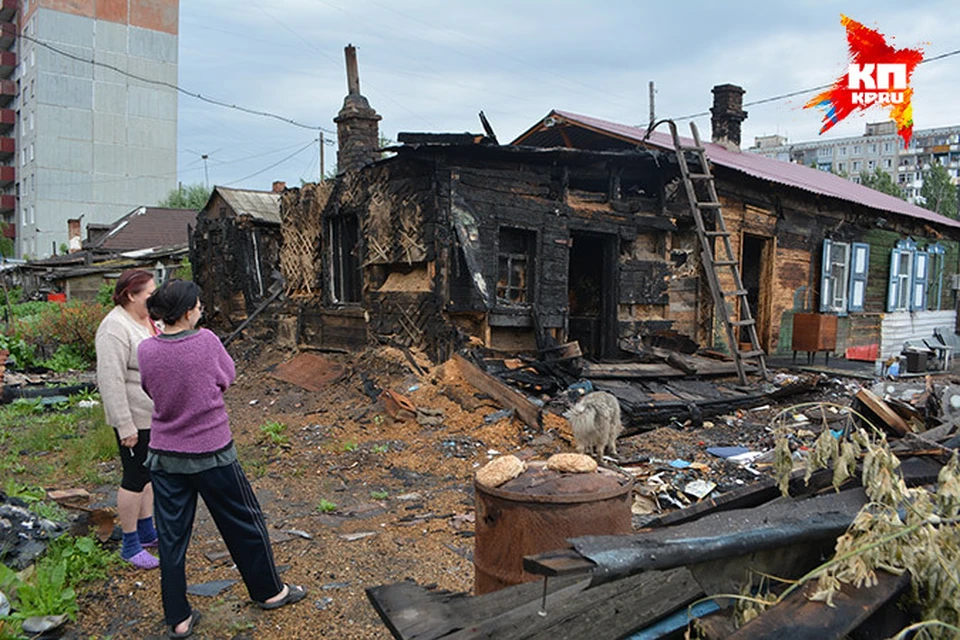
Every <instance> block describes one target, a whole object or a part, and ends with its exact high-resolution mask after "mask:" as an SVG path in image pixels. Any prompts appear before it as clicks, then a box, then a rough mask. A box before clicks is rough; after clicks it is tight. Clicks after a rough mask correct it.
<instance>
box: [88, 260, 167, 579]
mask: <svg viewBox="0 0 960 640" xmlns="http://www.w3.org/2000/svg"><path fill="white" fill-rule="evenodd" d="M156 288H157V285H156V283H155V282H154V281H153V275H152V274H151V273H149V272H148V271H143V270H140V269H134V270H129V271H124V272H123V273H122V274H120V278H119V279H118V280H117V285H116V287H115V288H114V292H113V301H114V302H115V303H116V306H115V307H114V308H113V309H112V310H111V311H110V313H108V314H107V316H106V317H105V318H104V319H103V322H101V323H100V328H99V329H97V338H96V345H97V385H98V386H99V387H100V396H101V398H103V408H104V412H105V413H106V417H107V424H109V425H110V426H112V427H113V428H114V429H115V430H116V433H115V435H116V437H117V446H118V447H119V449H120V461H121V464H122V466H123V480H122V481H121V483H120V489H119V490H118V491H117V511H118V512H119V514H120V527H121V528H122V529H123V547H122V548H121V549H120V556H121V557H122V558H123V559H124V560H126V561H128V562H129V563H131V564H132V565H133V566H135V567H137V568H138V569H155V568H157V567H158V566H159V564H160V561H159V560H157V558H156V556H154V555H152V554H151V553H149V552H148V551H146V550H145V549H144V547H155V546H157V532H156V530H155V529H154V527H153V487H152V485H151V484H150V473H149V472H148V471H147V468H146V467H145V466H144V461H145V460H146V457H147V447H148V445H149V444H150V416H151V414H152V413H153V401H151V400H150V398H149V397H147V394H146V393H144V391H143V389H141V388H140V365H139V363H138V362H137V346H138V345H139V344H140V342H141V341H142V340H145V339H147V338H149V337H151V336H154V335H157V333H158V330H157V327H156V326H155V325H154V324H153V321H152V320H150V316H149V314H148V313H147V305H146V302H147V298H148V297H150V294H151V293H153V290H154V289H156Z"/></svg>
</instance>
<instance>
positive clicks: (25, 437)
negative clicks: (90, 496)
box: [0, 393, 119, 486]
mask: <svg viewBox="0 0 960 640" xmlns="http://www.w3.org/2000/svg"><path fill="white" fill-rule="evenodd" d="M81 399H87V400H89V399H94V397H93V395H92V394H90V393H86V394H83V395H82V396H81ZM78 402H79V400H78V399H77V398H76V397H71V398H70V399H69V400H68V401H67V402H64V403H61V405H62V406H60V405H58V406H57V407H56V408H51V409H48V410H45V409H44V407H43V405H41V404H40V401H39V400H25V399H20V400H16V401H14V402H12V403H11V404H9V405H6V406H5V407H2V408H0V434H2V435H0V476H2V477H10V476H15V477H16V479H17V480H18V482H20V483H22V484H27V485H40V486H51V485H55V484H57V483H58V482H63V481H65V482H77V481H82V482H85V483H89V484H100V483H103V482H106V481H111V482H112V481H113V480H114V479H115V477H116V478H119V475H118V474H119V471H114V472H110V473H101V469H102V467H101V466H100V465H99V463H100V462H104V461H109V460H115V459H116V458H117V444H116V440H115V438H114V430H113V428H112V427H110V426H109V425H107V423H106V419H105V417H104V413H103V406H102V405H97V406H94V407H91V408H82V407H79V406H77V405H78ZM115 466H117V467H119V465H115Z"/></svg>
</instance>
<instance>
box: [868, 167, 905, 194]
mask: <svg viewBox="0 0 960 640" xmlns="http://www.w3.org/2000/svg"><path fill="white" fill-rule="evenodd" d="M860 184H862V185H863V186H865V187H869V188H871V189H873V190H874V191H880V192H881V193H885V194H887V195H889V196H893V197H895V198H900V199H901V200H902V199H903V189H901V188H900V186H899V185H898V184H897V183H896V182H894V181H893V178H891V177H890V174H889V173H887V172H886V171H883V170H882V169H880V167H877V168H876V169H874V170H873V173H870V172H868V171H861V172H860Z"/></svg>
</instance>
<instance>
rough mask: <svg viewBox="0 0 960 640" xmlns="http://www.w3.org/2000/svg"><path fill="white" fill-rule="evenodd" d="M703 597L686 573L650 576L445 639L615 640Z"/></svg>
mask: <svg viewBox="0 0 960 640" xmlns="http://www.w3.org/2000/svg"><path fill="white" fill-rule="evenodd" d="M702 595H703V591H702V590H701V589H700V586H699V585H698V584H697V582H696V580H694V579H693V576H692V575H691V573H690V572H689V571H688V570H687V569H684V568H680V569H674V570H672V571H665V572H661V571H652V572H649V573H644V574H640V575H636V576H631V577H630V578H627V579H625V580H620V581H618V582H615V583H611V584H606V585H602V586H600V587H595V588H591V589H586V590H584V591H580V592H579V593H575V594H571V595H568V596H567V597H565V598H556V600H555V601H553V602H551V601H550V600H548V602H547V607H546V615H545V616H541V615H538V611H539V610H540V604H541V603H540V602H539V600H537V601H533V602H528V603H523V604H521V605H519V606H515V607H514V608H512V609H511V610H509V611H506V612H504V613H503V614H502V615H500V616H497V617H494V618H490V619H488V620H486V621H484V622H483V623H482V624H478V625H473V626H470V627H465V628H464V629H463V630H461V631H459V632H457V633H453V634H450V635H448V636H443V637H444V638H445V639H448V640H467V639H471V640H472V639H475V638H496V639H497V640H528V639H529V640H581V639H582V638H590V639H591V640H607V639H609V640H613V639H614V638H622V637H623V636H625V635H626V634H628V633H630V632H631V631H633V630H635V629H639V628H642V627H644V626H646V625H647V624H649V623H651V622H653V621H654V620H657V619H659V618H662V617H663V616H665V615H667V614H669V613H671V612H672V611H675V610H676V609H679V608H680V607H683V606H685V605H687V604H689V603H690V602H693V601H694V600H696V599H697V598H700V597H701V596H702Z"/></svg>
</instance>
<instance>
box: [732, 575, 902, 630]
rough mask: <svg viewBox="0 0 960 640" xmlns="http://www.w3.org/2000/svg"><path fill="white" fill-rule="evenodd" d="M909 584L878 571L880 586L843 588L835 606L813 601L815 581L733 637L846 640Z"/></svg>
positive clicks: (752, 621)
mask: <svg viewBox="0 0 960 640" xmlns="http://www.w3.org/2000/svg"><path fill="white" fill-rule="evenodd" d="M909 585H910V574H909V573H905V574H903V575H900V576H894V575H891V574H889V573H886V572H883V571H878V572H877V584H876V585H875V586H873V587H871V588H869V589H868V588H861V589H855V588H854V587H852V586H851V585H847V584H845V585H843V587H842V588H841V591H840V593H838V594H837V595H836V596H835V597H834V599H833V605H834V606H832V607H828V606H827V605H826V604H824V603H822V602H812V601H810V600H809V599H808V597H809V593H811V592H812V591H811V590H812V589H814V588H815V587H816V582H813V583H812V584H810V585H809V586H807V587H805V588H803V589H797V590H796V591H794V592H793V593H791V594H790V595H788V596H787V597H786V598H785V599H784V600H783V602H781V603H780V604H778V605H776V606H775V607H773V608H771V609H769V610H768V611H766V612H765V613H763V614H762V615H760V616H759V617H758V618H755V619H753V620H751V621H750V622H749V623H747V624H746V625H744V626H743V627H742V628H740V629H739V630H737V632H736V633H734V634H733V635H731V636H730V638H731V639H736V640H761V639H766V638H769V639H771V640H774V639H779V638H790V639H791V640H823V639H824V638H843V637H845V636H846V635H847V634H848V633H850V632H851V631H853V630H854V629H856V628H857V627H858V626H860V624H861V623H863V622H864V621H865V620H866V619H867V618H869V617H870V614H872V613H873V612H875V611H877V610H878V609H880V607H882V606H883V605H884V604H886V603H887V602H889V601H891V600H893V599H895V598H896V597H898V596H899V595H900V594H901V593H903V592H904V591H905V590H906V588H907V587H908V586H909Z"/></svg>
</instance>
